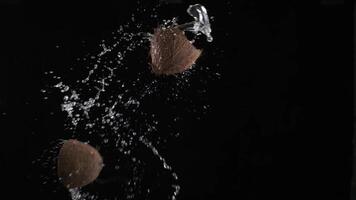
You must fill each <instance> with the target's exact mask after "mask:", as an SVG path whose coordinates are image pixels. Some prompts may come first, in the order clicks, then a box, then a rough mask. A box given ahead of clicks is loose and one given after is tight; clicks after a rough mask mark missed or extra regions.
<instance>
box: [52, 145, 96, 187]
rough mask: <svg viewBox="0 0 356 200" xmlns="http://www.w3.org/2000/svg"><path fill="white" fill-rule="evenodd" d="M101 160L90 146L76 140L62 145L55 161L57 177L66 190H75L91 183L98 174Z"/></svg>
mask: <svg viewBox="0 0 356 200" xmlns="http://www.w3.org/2000/svg"><path fill="white" fill-rule="evenodd" d="M102 167H103V159H102V157H101V155H100V154H99V152H98V151H97V150H96V149H95V148H93V147H92V146H90V145H88V144H85V143H82V142H79V141H78V140H67V141H65V142H64V143H63V146H62V147H61V149H60V151H59V155H58V160H57V173H58V177H59V178H60V179H61V180H62V182H63V184H64V185H65V186H66V187H67V188H77V187H82V186H85V185H87V184H89V183H91V182H93V181H94V180H95V179H96V178H97V177H98V176H99V174H100V171H101V169H102Z"/></svg>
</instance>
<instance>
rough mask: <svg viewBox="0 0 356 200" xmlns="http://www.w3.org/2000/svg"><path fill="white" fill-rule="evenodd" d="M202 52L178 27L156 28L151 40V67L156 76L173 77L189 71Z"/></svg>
mask: <svg viewBox="0 0 356 200" xmlns="http://www.w3.org/2000/svg"><path fill="white" fill-rule="evenodd" d="M200 54H201V50H199V49H197V48H195V47H194V45H193V44H192V43H191V41H189V40H188V38H187V37H186V36H185V34H184V32H183V31H182V30H180V29H179V28H177V27H171V28H163V27H161V28H156V29H155V30H154V34H153V36H152V38H151V49H150V56H151V67H152V72H153V73H154V74H156V75H162V74H163V75H172V74H177V73H181V72H183V71H185V70H187V69H189V68H190V67H191V66H192V65H193V64H194V63H195V61H196V60H197V59H198V58H199V56H200Z"/></svg>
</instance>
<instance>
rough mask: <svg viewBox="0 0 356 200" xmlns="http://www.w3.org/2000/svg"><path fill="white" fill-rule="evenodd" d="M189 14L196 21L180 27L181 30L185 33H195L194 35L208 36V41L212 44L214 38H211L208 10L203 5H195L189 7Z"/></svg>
mask: <svg viewBox="0 0 356 200" xmlns="http://www.w3.org/2000/svg"><path fill="white" fill-rule="evenodd" d="M187 12H188V14H189V15H190V16H192V17H193V18H194V20H195V21H192V22H189V23H186V24H182V25H180V28H181V29H183V30H185V31H190V32H193V33H194V34H200V33H203V34H204V35H205V36H206V38H207V41H208V42H212V41H213V37H212V36H211V27H210V22H209V16H208V11H207V10H206V8H205V7H204V6H203V5H201V4H194V5H190V6H189V7H188V9H187Z"/></svg>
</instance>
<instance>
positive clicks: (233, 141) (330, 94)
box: [0, 0, 353, 200]
mask: <svg viewBox="0 0 356 200" xmlns="http://www.w3.org/2000/svg"><path fill="white" fill-rule="evenodd" d="M340 2H341V1H322V2H319V1H314V3H312V2H308V3H305V4H304V3H301V2H298V3H297V1H286V0H277V1H257V0H241V1H199V2H196V1H184V0H183V1H182V3H181V4H172V5H166V8H167V9H172V10H171V12H170V11H167V13H166V14H167V15H168V13H170V14H171V15H172V16H174V15H180V14H179V13H182V14H183V13H184V10H185V9H186V8H187V6H188V5H189V4H192V3H202V4H203V5H205V6H206V7H207V8H208V10H209V13H210V14H211V15H212V16H214V18H215V21H214V22H213V36H214V39H215V40H214V42H213V45H214V46H215V47H218V48H216V49H217V50H219V51H220V50H222V51H221V52H217V53H216V55H217V57H218V58H216V59H219V60H218V61H219V64H220V66H219V70H218V71H219V72H220V73H221V79H220V80H219V81H212V82H210V84H207V85H206V87H207V88H208V97H209V98H208V101H209V104H210V105H211V106H212V110H211V111H210V112H209V113H208V114H207V115H205V116H204V117H203V119H202V120H192V121H191V123H186V124H185V125H184V126H182V128H184V130H185V131H184V134H183V136H182V137H181V138H180V139H179V140H178V141H176V142H171V143H172V144H171V143H170V144H171V146H170V147H168V148H166V151H167V154H169V158H172V159H171V160H172V164H173V166H175V169H176V171H177V172H178V174H180V177H181V179H180V180H181V186H182V192H181V194H180V195H179V199H187V200H188V199H189V200H190V199H193V200H198V199H243V200H247V199H266V198H275V199H276V198H277V199H279V198H281V199H294V198H296V197H302V199H309V198H312V199H321V198H323V197H330V198H332V199H349V194H350V182H351V171H352V168H351V162H352V159H351V158H352V156H351V155H352V142H351V140H352V128H351V127H352V120H351V119H352V103H353V101H352V90H351V88H352V87H351V85H352V77H353V73H352V68H351V67H350V65H346V64H347V63H348V61H351V60H350V58H351V54H350V53H349V52H350V51H349V50H348V48H351V47H352V42H350V41H351V40H350V41H348V42H346V39H347V38H350V39H351V37H352V34H351V33H352V30H348V29H347V28H346V27H352V26H351V24H350V23H349V20H348V19H351V17H349V13H351V12H352V6H351V5H344V4H343V3H340ZM146 3H147V2H146ZM135 5H136V3H135V2H131V1H125V2H121V1H111V2H109V1H108V2H105V3H104V2H101V1H96V2H95V1H90V2H86V1H83V2H77V3H75V4H73V3H69V2H63V1H50V2H49V1H48V2H25V1H21V0H18V1H1V7H0V20H1V24H0V26H1V35H2V36H1V42H0V45H1V49H2V52H1V63H0V64H1V66H0V75H1V76H0V88H1V95H0V111H1V114H2V115H1V117H0V119H1V121H0V123H1V124H0V125H1V139H0V142H1V145H0V148H1V151H0V153H1V154H0V171H1V172H2V175H1V183H2V185H3V186H2V187H1V188H0V191H1V195H3V197H0V198H1V199H21V198H23V197H26V198H28V199H38V200H39V199H55V196H56V194H50V193H46V192H43V191H41V184H40V183H36V182H35V181H33V180H32V179H31V178H29V177H31V176H34V172H32V171H31V170H32V167H31V161H32V160H33V159H34V158H35V157H36V156H37V155H38V154H39V152H40V151H42V150H43V148H44V147H45V146H46V145H47V143H48V141H51V140H52V139H54V138H58V137H60V135H62V134H63V133H62V130H63V116H62V115H58V117H53V118H48V110H49V109H50V108H49V107H51V106H57V105H59V103H60V102H59V101H58V102H57V104H56V103H53V105H48V104H44V103H43V100H42V97H41V94H40V89H42V88H43V86H44V85H45V84H46V82H45V78H44V77H43V73H44V72H45V71H48V70H54V71H59V72H61V70H63V71H65V69H63V67H65V66H67V63H70V62H71V61H72V60H73V59H75V58H76V57H78V56H81V55H84V54H85V53H87V51H88V48H87V47H86V48H84V47H81V45H80V42H81V41H82V40H86V41H90V43H92V44H91V45H92V46H95V45H96V43H97V42H99V41H100V40H101V39H103V38H104V37H105V36H106V35H105V34H107V33H109V32H111V31H113V30H115V28H117V26H118V25H120V24H121V23H124V22H125V21H126V20H127V19H129V17H130V14H131V13H132V11H133V10H134V9H135ZM184 14H185V13H184ZM347 17H348V18H347ZM56 45H60V46H61V48H60V50H58V49H56ZM89 49H90V48H89ZM208 50H209V51H214V48H209V49H208ZM58 51H59V52H58ZM58 54H60V55H62V56H63V59H61V60H59V59H58V58H52V57H51V56H53V55H58ZM210 55H213V54H210ZM209 59H214V57H213V56H209V58H205V60H204V59H203V61H202V62H206V63H209V62H210V61H209ZM53 60H55V61H56V63H54V64H53V65H52V66H50V65H49V64H50V63H51V61H53ZM211 62H213V61H211ZM158 109H159V108H158ZM58 113H60V112H58Z"/></svg>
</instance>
